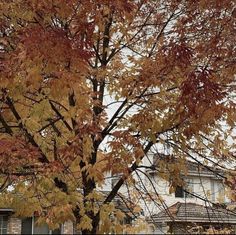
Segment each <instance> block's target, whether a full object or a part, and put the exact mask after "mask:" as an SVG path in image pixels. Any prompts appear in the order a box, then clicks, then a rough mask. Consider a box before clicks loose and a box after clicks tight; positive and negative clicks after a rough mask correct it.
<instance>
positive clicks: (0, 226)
mask: <svg viewBox="0 0 236 235" xmlns="http://www.w3.org/2000/svg"><path fill="white" fill-rule="evenodd" d="M7 220H8V219H7V216H5V215H0V234H7Z"/></svg>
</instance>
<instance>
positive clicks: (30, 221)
mask: <svg viewBox="0 0 236 235" xmlns="http://www.w3.org/2000/svg"><path fill="white" fill-rule="evenodd" d="M21 234H61V229H60V228H59V229H55V230H50V229H49V227H48V225H47V224H42V225H36V224H35V217H32V218H25V219H22V223H21Z"/></svg>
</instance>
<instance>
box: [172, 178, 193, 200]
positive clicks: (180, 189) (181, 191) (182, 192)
mask: <svg viewBox="0 0 236 235" xmlns="http://www.w3.org/2000/svg"><path fill="white" fill-rule="evenodd" d="M188 192H189V193H188ZM193 192H194V191H193V179H188V180H187V181H186V182H185V186H177V187H176V190H175V197H179V198H192V197H193V195H192V194H190V193H193Z"/></svg>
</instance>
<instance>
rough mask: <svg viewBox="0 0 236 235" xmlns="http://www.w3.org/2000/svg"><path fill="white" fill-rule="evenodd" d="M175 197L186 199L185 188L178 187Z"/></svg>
mask: <svg viewBox="0 0 236 235" xmlns="http://www.w3.org/2000/svg"><path fill="white" fill-rule="evenodd" d="M175 197H181V198H183V197H184V190H183V187H181V186H177V187H176V190H175Z"/></svg>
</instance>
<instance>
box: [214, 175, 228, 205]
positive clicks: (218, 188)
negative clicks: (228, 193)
mask: <svg viewBox="0 0 236 235" xmlns="http://www.w3.org/2000/svg"><path fill="white" fill-rule="evenodd" d="M211 200H212V201H213V202H215V201H217V202H220V203H223V202H225V188H224V185H223V183H222V182H221V181H219V180H214V179H213V180H211Z"/></svg>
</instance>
